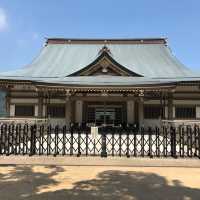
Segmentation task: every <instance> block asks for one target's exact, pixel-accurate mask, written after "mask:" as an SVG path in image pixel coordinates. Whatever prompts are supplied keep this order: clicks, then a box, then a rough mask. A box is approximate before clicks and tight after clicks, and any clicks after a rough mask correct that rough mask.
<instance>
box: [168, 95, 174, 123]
mask: <svg viewBox="0 0 200 200" xmlns="http://www.w3.org/2000/svg"><path fill="white" fill-rule="evenodd" d="M173 118H174V107H173V94H172V93H170V94H169V98H168V120H172V119H173Z"/></svg>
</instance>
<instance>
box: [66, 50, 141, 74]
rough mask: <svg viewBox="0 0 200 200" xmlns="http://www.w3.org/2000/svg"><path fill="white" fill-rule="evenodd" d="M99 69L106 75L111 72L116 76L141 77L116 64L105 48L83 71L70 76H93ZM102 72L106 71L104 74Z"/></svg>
mask: <svg viewBox="0 0 200 200" xmlns="http://www.w3.org/2000/svg"><path fill="white" fill-rule="evenodd" d="M100 68H101V71H102V73H101V74H104V75H106V74H107V73H106V72H109V70H112V71H113V73H114V74H115V75H117V76H137V77H141V75H139V74H136V73H134V72H132V71H130V70H129V69H127V68H125V67H124V66H122V65H120V64H119V63H118V62H116V61H115V60H114V59H113V58H112V56H111V51H110V49H109V48H107V46H103V48H102V49H101V50H100V51H99V57H97V58H96V59H95V60H94V61H93V62H92V63H90V64H89V65H88V66H86V67H84V68H83V69H81V70H79V71H77V72H75V73H73V74H71V75H70V76H85V75H93V74H95V72H96V71H97V70H99V69H100ZM104 70H106V71H105V72H104Z"/></svg>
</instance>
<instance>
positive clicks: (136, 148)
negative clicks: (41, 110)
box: [0, 124, 200, 158]
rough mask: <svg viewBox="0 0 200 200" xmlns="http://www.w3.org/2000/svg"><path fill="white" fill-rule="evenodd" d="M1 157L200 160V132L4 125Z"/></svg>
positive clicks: (0, 129)
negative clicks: (45, 156) (96, 130)
mask: <svg viewBox="0 0 200 200" xmlns="http://www.w3.org/2000/svg"><path fill="white" fill-rule="evenodd" d="M0 155H7V156H9V155H30V156H32V155H54V156H58V155H62V156H64V155H70V156H72V155H76V156H102V157H107V156H126V157H137V156H138V157H147V156H148V157H150V158H153V157H174V158H177V157H197V158H200V129H199V127H198V126H194V127H191V126H187V127H183V126H182V127H181V126H180V127H179V128H174V127H162V128H160V129H159V128H148V129H147V130H145V129H144V128H141V129H140V130H135V129H134V128H129V127H126V128H122V127H120V128H119V127H118V128H115V127H102V128H100V129H99V133H98V134H96V135H95V136H94V134H91V130H90V128H82V127H79V128H74V127H72V128H70V130H68V129H67V128H66V126H63V127H59V126H56V127H51V126H46V125H28V124H25V125H22V124H17V125H14V124H10V125H8V124H1V125H0Z"/></svg>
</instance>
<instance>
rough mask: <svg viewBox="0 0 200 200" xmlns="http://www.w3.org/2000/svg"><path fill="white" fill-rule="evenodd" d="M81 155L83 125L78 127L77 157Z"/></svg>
mask: <svg viewBox="0 0 200 200" xmlns="http://www.w3.org/2000/svg"><path fill="white" fill-rule="evenodd" d="M80 155H81V125H80V124H79V125H78V154H77V157H80Z"/></svg>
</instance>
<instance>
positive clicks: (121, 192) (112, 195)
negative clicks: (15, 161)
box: [0, 165, 200, 200]
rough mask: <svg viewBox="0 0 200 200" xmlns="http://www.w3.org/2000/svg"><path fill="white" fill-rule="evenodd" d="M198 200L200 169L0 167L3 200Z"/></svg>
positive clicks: (0, 192) (199, 197)
mask: <svg viewBox="0 0 200 200" xmlns="http://www.w3.org/2000/svg"><path fill="white" fill-rule="evenodd" d="M41 199H42V200H43V199H44V200H90V199H92V200H93V199H94V200H96V199H97V200H102V199H105V200H108V199H113V200H118V199H120V200H121V199H122V200H134V199H135V200H146V199H147V200H190V199H194V200H199V199H200V168H180V167H179V168H174V167H112V166H50V165H49V166H29V165H15V166H14V165H12V166H0V200H41Z"/></svg>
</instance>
